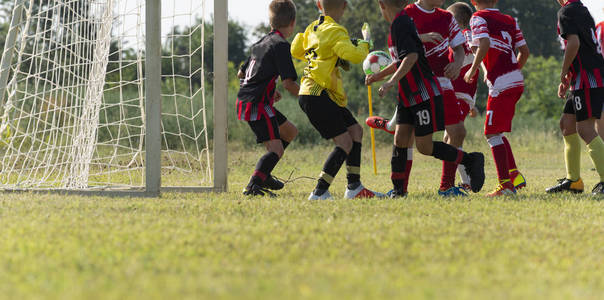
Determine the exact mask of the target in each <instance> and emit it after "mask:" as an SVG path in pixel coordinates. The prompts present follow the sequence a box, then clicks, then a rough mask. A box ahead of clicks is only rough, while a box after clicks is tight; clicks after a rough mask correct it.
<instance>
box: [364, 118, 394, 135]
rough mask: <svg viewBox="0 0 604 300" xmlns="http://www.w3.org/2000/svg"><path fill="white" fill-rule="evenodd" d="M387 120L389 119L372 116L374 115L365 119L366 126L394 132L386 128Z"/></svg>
mask: <svg viewBox="0 0 604 300" xmlns="http://www.w3.org/2000/svg"><path fill="white" fill-rule="evenodd" d="M388 121H389V120H388V119H384V118H382V117H378V116H374V117H369V118H367V120H365V123H366V124H367V126H369V127H371V128H373V129H381V130H384V131H386V132H388V133H390V134H394V131H392V130H389V129H388Z"/></svg>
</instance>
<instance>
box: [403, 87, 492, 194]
mask: <svg viewBox="0 0 604 300" xmlns="http://www.w3.org/2000/svg"><path fill="white" fill-rule="evenodd" d="M411 109H412V110H413V114H412V115H413V117H414V124H415V143H416V146H417V150H418V151H419V152H420V153H422V154H424V155H429V156H434V157H435V158H438V159H440V160H443V161H449V162H454V163H456V164H459V163H461V164H463V165H465V166H466V168H468V170H469V173H470V179H471V184H472V191H474V192H479V191H480V190H481V189H482V185H483V184H484V155H482V153H472V154H468V153H466V152H463V151H460V150H459V149H457V148H455V147H454V146H451V145H448V144H445V143H443V142H434V141H433V140H432V134H433V133H434V132H437V131H442V130H443V129H444V112H443V105H442V97H441V96H437V97H435V98H434V99H432V100H431V101H426V102H423V103H421V104H418V105H415V106H413V107H411Z"/></svg>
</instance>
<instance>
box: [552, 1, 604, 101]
mask: <svg viewBox="0 0 604 300" xmlns="http://www.w3.org/2000/svg"><path fill="white" fill-rule="evenodd" d="M558 33H559V34H560V37H562V39H564V41H565V44H566V40H567V39H568V36H570V35H576V36H578V37H579V41H580V43H581V45H580V46H579V52H578V53H577V56H576V57H575V60H574V61H573V64H572V66H571V68H570V69H571V70H570V73H571V75H572V78H571V82H570V84H571V86H570V88H571V90H584V89H592V88H601V87H604V85H603V83H602V81H603V80H602V75H603V74H604V56H602V46H601V45H600V42H599V41H598V38H597V37H596V22H595V21H594V18H593V17H592V16H591V14H590V13H589V10H588V9H587V7H585V6H584V5H583V3H581V1H579V0H569V1H568V2H567V4H566V5H565V6H563V7H562V8H561V9H560V10H559V11H558Z"/></svg>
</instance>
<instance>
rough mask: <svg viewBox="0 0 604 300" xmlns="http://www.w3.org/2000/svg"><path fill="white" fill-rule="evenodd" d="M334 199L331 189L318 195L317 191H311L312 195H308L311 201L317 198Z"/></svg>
mask: <svg viewBox="0 0 604 300" xmlns="http://www.w3.org/2000/svg"><path fill="white" fill-rule="evenodd" d="M331 199H333V197H332V196H331V194H330V193H329V191H325V193H323V195H321V196H318V195H316V194H315V191H312V192H311V193H310V196H308V200H311V201H315V200H331Z"/></svg>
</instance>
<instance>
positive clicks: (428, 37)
mask: <svg viewBox="0 0 604 300" xmlns="http://www.w3.org/2000/svg"><path fill="white" fill-rule="evenodd" d="M419 39H420V40H421V41H422V43H423V44H427V43H432V44H440V42H442V41H443V40H444V38H443V36H442V35H440V33H438V32H428V33H424V34H420V35H419Z"/></svg>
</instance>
